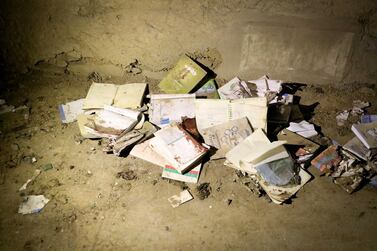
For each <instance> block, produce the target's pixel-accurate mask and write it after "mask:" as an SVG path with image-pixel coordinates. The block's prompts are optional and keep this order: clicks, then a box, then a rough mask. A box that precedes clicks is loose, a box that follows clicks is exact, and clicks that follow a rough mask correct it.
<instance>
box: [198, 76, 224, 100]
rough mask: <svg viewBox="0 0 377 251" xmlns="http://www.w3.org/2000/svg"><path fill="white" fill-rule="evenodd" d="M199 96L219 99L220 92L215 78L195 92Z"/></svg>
mask: <svg viewBox="0 0 377 251" xmlns="http://www.w3.org/2000/svg"><path fill="white" fill-rule="evenodd" d="M195 94H196V96H197V97H206V98H209V99H219V98H220V96H219V93H218V92H217V85H216V82H215V80H214V79H210V80H209V81H208V82H207V83H205V84H204V85H203V86H202V87H200V88H199V89H198V90H197V91H196V92H195Z"/></svg>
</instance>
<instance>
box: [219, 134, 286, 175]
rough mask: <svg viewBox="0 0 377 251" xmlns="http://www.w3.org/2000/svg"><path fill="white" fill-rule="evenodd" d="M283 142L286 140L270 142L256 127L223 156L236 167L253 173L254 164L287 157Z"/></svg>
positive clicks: (254, 171)
mask: <svg viewBox="0 0 377 251" xmlns="http://www.w3.org/2000/svg"><path fill="white" fill-rule="evenodd" d="M284 143H286V142H285V141H274V142H270V141H269V139H268V138H267V136H266V134H265V133H264V132H263V130H262V129H257V130H256V131H254V132H253V133H252V134H251V135H250V136H248V137H247V138H246V139H245V140H243V141H242V142H241V143H239V144H238V145H237V146H235V147H234V148H232V149H231V150H230V151H229V152H228V153H227V154H226V155H225V156H226V159H227V161H229V162H230V163H231V164H232V166H234V167H235V168H236V169H238V170H241V171H245V172H248V173H251V174H255V173H256V170H255V167H256V166H258V165H262V164H264V163H268V162H272V161H274V160H278V159H282V158H287V157H289V154H288V153H287V151H286V150H285V148H284V146H283V144H284Z"/></svg>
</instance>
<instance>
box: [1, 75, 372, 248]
mask: <svg viewBox="0 0 377 251" xmlns="http://www.w3.org/2000/svg"><path fill="white" fill-rule="evenodd" d="M145 80H146V81H149V80H148V79H144V77H142V76H140V75H139V76H136V77H132V76H131V77H130V76H129V77H128V78H127V81H145ZM114 81H115V82H117V83H123V81H125V80H124V79H123V80H121V79H118V80H117V79H114ZM121 81H122V82H121ZM151 82H152V83H155V81H151ZM89 85H90V82H89V81H87V79H86V78H85V77H75V76H72V75H64V74H63V75H53V74H46V73H41V72H32V73H29V74H27V75H24V76H22V77H21V78H19V79H18V80H17V81H14V83H10V85H9V88H5V89H4V90H2V91H1V92H2V94H1V95H2V98H6V100H7V101H8V103H9V104H16V105H17V104H22V103H25V102H26V103H28V104H29V105H30V106H31V107H32V110H31V121H30V124H29V125H28V126H27V128H25V129H23V130H20V131H17V132H12V133H9V134H7V135H3V136H2V139H1V144H0V147H1V148H0V153H1V180H0V201H1V204H0V205H1V206H0V220H1V223H0V249H1V250H23V249H25V250H45V249H51V250H150V249H155V250H233V249H236V250H356V249H357V250H373V249H377V240H376V237H375V234H376V233H377V217H376V216H377V210H376V209H377V200H376V195H377V189H376V188H372V187H369V186H365V187H364V188H363V189H362V190H360V191H358V192H356V193H354V194H352V195H349V194H347V193H346V192H345V191H343V190H342V189H341V188H340V187H338V186H337V185H335V184H333V183H332V182H331V180H330V179H328V178H327V177H319V176H318V174H317V173H316V172H315V170H313V168H312V167H311V168H309V171H310V172H311V173H312V174H313V176H314V179H313V180H312V181H311V182H309V183H308V184H307V185H305V186H304V188H303V189H302V190H300V191H299V192H298V194H297V196H296V198H294V199H293V201H292V203H291V204H284V205H281V206H279V205H275V204H273V203H269V202H268V201H267V200H265V199H263V198H257V197H255V196H254V195H252V194H251V193H250V192H249V191H248V190H247V189H245V187H244V186H243V185H242V184H240V183H238V182H236V181H237V179H236V176H235V174H234V170H233V169H231V168H228V167H225V166H223V165H222V161H215V162H207V163H206V164H205V165H204V168H203V172H202V174H201V177H200V180H199V183H203V182H209V183H210V185H211V188H212V193H211V195H210V196H209V197H208V198H207V199H205V200H199V199H198V198H196V199H194V200H193V201H191V202H189V203H187V204H184V205H182V206H180V207H178V208H175V209H173V208H172V207H171V206H170V204H169V203H168V201H167V198H168V197H170V196H171V195H174V194H177V193H179V191H180V190H181V189H182V185H181V184H180V183H178V182H169V181H167V180H163V179H161V178H160V172H161V170H160V168H159V167H157V166H154V165H152V164H149V163H147V162H144V161H141V160H138V159H135V158H132V157H127V158H118V157H115V156H113V155H107V154H105V153H103V152H102V151H101V148H102V147H101V145H99V143H98V141H94V140H82V139H81V137H80V135H79V130H78V128H77V125H76V124H75V123H72V124H69V125H63V124H62V123H61V122H60V119H59V114H58V110H57V106H58V105H59V104H61V103H65V102H68V101H72V100H75V99H78V98H81V97H84V96H85V95H86V92H87V89H88V88H89ZM298 94H299V95H301V96H302V101H301V103H302V104H306V105H310V104H313V103H315V102H319V103H320V105H319V106H317V108H316V110H315V113H316V114H315V116H314V118H313V122H314V123H316V124H317V125H320V126H321V127H322V132H323V133H324V134H325V135H327V136H329V137H331V138H332V139H334V140H336V141H338V142H339V143H345V142H346V141H347V140H348V139H350V138H351V136H352V133H351V131H350V130H349V127H350V125H347V126H346V127H345V128H338V127H337V126H336V121H335V114H336V113H337V112H338V111H341V110H343V109H348V108H351V107H352V100H355V99H362V100H365V101H370V102H371V103H372V107H371V108H369V111H370V112H371V113H376V112H377V104H375V101H376V100H377V99H376V98H377V88H376V87H375V86H367V85H350V86H346V87H343V88H335V87H330V86H322V85H321V86H320V87H317V86H310V85H309V86H308V87H307V88H305V89H304V91H303V92H300V93H298ZM80 142H81V143H80ZM15 144H17V145H18V146H19V149H18V148H17V147H16V146H15ZM30 156H35V157H36V158H37V162H36V163H34V164H31V163H30V159H29V158H28V157H30ZM46 163H52V164H53V166H54V168H53V169H52V170H49V171H46V172H42V174H41V175H40V176H39V177H38V178H37V179H36V180H35V182H34V183H33V184H31V185H30V186H29V187H28V189H27V190H26V192H25V194H44V195H45V196H46V197H47V198H49V199H51V201H50V202H49V203H48V204H47V206H46V207H45V208H44V209H43V211H42V212H41V213H38V214H32V215H20V214H18V213H17V209H18V205H19V203H20V202H21V200H22V198H21V196H20V195H21V194H20V193H19V192H17V190H18V189H19V187H20V186H21V185H22V184H23V183H24V182H25V181H26V180H27V179H28V178H30V177H31V176H32V175H33V172H34V170H35V169H36V168H39V167H40V166H42V165H44V164H46ZM124 170H134V171H135V172H136V174H137V179H136V180H131V181H127V180H124V179H122V178H117V177H116V176H117V175H116V174H117V173H118V172H120V171H124ZM189 187H190V188H191V190H192V191H193V194H194V197H196V193H195V186H193V185H189ZM229 200H232V201H231V204H229V203H228V201H229Z"/></svg>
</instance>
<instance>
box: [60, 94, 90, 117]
mask: <svg viewBox="0 0 377 251" xmlns="http://www.w3.org/2000/svg"><path fill="white" fill-rule="evenodd" d="M84 101H85V99H83V98H82V99H79V100H75V101H72V102H69V103H67V104H63V105H59V113H60V119H61V121H62V122H63V123H71V122H74V121H76V120H77V116H78V115H79V114H81V113H83V112H84V110H83V109H82V107H83V105H84Z"/></svg>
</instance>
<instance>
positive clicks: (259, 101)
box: [195, 97, 267, 133]
mask: <svg viewBox="0 0 377 251" xmlns="http://www.w3.org/2000/svg"><path fill="white" fill-rule="evenodd" d="M195 114H196V123H197V127H198V130H199V132H200V133H202V132H203V129H205V128H208V127H212V126H215V125H219V124H222V123H225V122H228V121H230V120H234V119H240V118H243V117H247V119H248V120H249V122H250V124H251V126H252V127H253V129H254V130H255V129H257V128H261V129H264V130H267V100H266V98H265V97H257V98H244V99H235V100H222V99H196V100H195Z"/></svg>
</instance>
